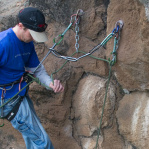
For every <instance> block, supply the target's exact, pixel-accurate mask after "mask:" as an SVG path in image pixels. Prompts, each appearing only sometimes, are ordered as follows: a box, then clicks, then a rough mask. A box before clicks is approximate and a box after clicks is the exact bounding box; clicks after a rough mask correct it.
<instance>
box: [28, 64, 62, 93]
mask: <svg viewBox="0 0 149 149" xmlns="http://www.w3.org/2000/svg"><path fill="white" fill-rule="evenodd" d="M35 69H36V68H29V67H26V70H27V71H31V72H34V70H35ZM34 74H35V76H36V77H37V78H38V79H39V80H40V82H41V83H43V84H45V85H46V86H49V87H50V88H52V89H53V91H54V92H55V93H58V92H63V91H64V87H63V86H62V84H61V83H60V81H59V80H54V84H53V82H52V79H51V77H50V76H49V75H48V73H47V72H46V70H45V68H44V66H43V65H40V67H39V68H38V69H37V70H36V71H35V73H34Z"/></svg>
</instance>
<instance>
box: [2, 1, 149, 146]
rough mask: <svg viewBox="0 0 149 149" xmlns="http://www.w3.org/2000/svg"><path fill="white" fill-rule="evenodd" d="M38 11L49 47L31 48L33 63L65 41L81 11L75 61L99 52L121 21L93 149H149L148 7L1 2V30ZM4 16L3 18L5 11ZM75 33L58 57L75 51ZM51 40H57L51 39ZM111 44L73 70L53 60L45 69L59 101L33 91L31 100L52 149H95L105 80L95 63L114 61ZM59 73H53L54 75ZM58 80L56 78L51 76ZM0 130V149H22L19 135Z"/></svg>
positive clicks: (139, 4) (123, 3)
mask: <svg viewBox="0 0 149 149" xmlns="http://www.w3.org/2000/svg"><path fill="white" fill-rule="evenodd" d="M27 6H33V7H37V8H39V9H40V10H42V11H43V13H44V14H45V16H46V22H47V23H48V28H47V34H48V37H49V41H48V42H46V43H45V44H38V43H35V46H36V52H37V54H38V56H39V59H40V60H42V58H43V57H44V56H45V55H46V53H47V52H48V48H50V47H52V45H53V44H54V43H53V38H55V37H57V36H58V35H59V34H61V33H63V32H64V30H65V29H66V28H67V27H68V25H69V23H70V17H71V15H72V14H74V13H76V12H77V10H78V9H82V10H83V11H84V14H83V16H82V17H81V20H80V23H79V42H78V43H79V53H76V54H75V55H73V56H74V57H79V56H81V55H82V52H89V51H90V50H91V49H93V47H95V46H96V45H98V44H99V43H100V42H101V41H102V40H103V39H104V38H105V37H106V36H107V35H108V34H109V33H111V32H112V30H113V29H114V27H115V23H116V22H117V21H118V20H119V19H121V20H123V22H124V27H123V29H122V32H121V37H120V41H119V46H118V51H117V60H116V64H115V65H114V66H113V67H112V74H111V80H110V84H109V89H108V94H107V100H106V103H105V109H104V114H103V119H102V123H101V131H100V133H99V139H98V148H100V149H147V148H148V134H149V133H148V125H149V120H148V117H149V114H148V108H149V104H148V87H149V85H148V82H149V77H148V69H149V64H148V58H149V55H148V46H149V43H148V42H149V40H148V35H149V33H148V25H149V23H148V21H149V13H148V8H149V2H148V1H146V0H125V1H123V0H110V1H109V0H98V1H97V0H94V1H92V0H86V1H81V0H74V1H72V0H69V1H68V0H55V1H51V0H42V1H41V0H27V1H26V0H15V1H13V2H12V1H10V0H6V1H2V0H0V8H1V10H0V22H1V23H0V30H1V31H3V30H5V29H7V28H9V27H13V26H14V25H15V24H16V20H15V16H16V14H17V12H18V11H19V10H20V9H21V8H24V7H27ZM8 10H9V11H8ZM75 35H76V32H75V27H73V26H72V27H71V28H70V29H69V30H68V31H67V33H66V34H65V36H64V38H63V40H62V42H61V43H60V44H59V45H58V46H56V48H55V49H56V50H57V51H58V52H59V53H60V54H62V55H67V56H70V55H72V54H73V53H74V52H75V51H76V49H75V43H76V39H75ZM56 39H57V38H56ZM113 43H114V38H112V39H111V40H109V41H108V43H107V45H106V46H104V47H103V48H100V49H99V50H97V51H96V52H94V53H93V56H95V57H96V58H93V57H89V56H88V57H84V58H82V59H80V60H78V61H77V62H67V63H66V64H65V65H64V67H63V68H62V69H60V70H59V68H61V66H62V65H63V64H64V63H65V60H63V59H59V58H57V57H55V56H53V55H52V54H50V55H49V56H48V58H47V59H46V60H45V61H44V66H45V67H46V69H47V72H48V73H49V74H52V73H54V74H53V77H54V78H56V79H60V80H61V81H62V83H63V85H64V86H65V91H64V93H61V94H54V93H53V92H51V91H48V90H46V89H45V88H44V87H41V86H39V85H38V84H36V83H33V84H32V85H31V86H30V92H29V94H30V97H31V99H32V100H33V102H34V106H35V109H36V111H37V115H38V116H39V118H40V119H41V123H42V125H43V126H44V128H45V129H46V131H47V133H48V134H49V136H50V138H51V140H52V142H53V145H54V147H55V149H64V148H65V149H93V148H95V146H96V142H97V136H98V131H99V124H100V120H101V116H102V108H103V104H104V97H105V92H106V85H107V80H108V73H109V65H108V63H106V62H104V61H101V60H98V59H97V58H103V59H107V60H108V58H110V59H112V56H111V52H112V50H113ZM57 70H59V71H58V72H57ZM56 72H57V73H56ZM4 122H5V126H4V127H3V128H1V129H0V134H1V135H0V148H1V149H10V148H15V149H25V144H24V141H23V139H22V136H21V135H20V133H19V132H17V131H16V130H14V129H13V128H12V126H11V124H10V123H9V122H7V121H4Z"/></svg>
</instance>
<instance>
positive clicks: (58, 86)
mask: <svg viewBox="0 0 149 149" xmlns="http://www.w3.org/2000/svg"><path fill="white" fill-rule="evenodd" d="M50 87H51V88H52V89H53V91H54V92H55V93H58V92H63V91H64V87H63V86H62V84H61V83H60V81H59V80H54V84H53V83H50Z"/></svg>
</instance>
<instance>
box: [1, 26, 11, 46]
mask: <svg viewBox="0 0 149 149" xmlns="http://www.w3.org/2000/svg"><path fill="white" fill-rule="evenodd" d="M11 34H12V29H11V28H9V29H7V30H5V31H2V32H0V44H1V45H5V44H8V43H9V42H10V39H11Z"/></svg>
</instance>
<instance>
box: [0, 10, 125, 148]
mask: <svg viewBox="0 0 149 149" xmlns="http://www.w3.org/2000/svg"><path fill="white" fill-rule="evenodd" d="M83 13H84V12H83V10H81V9H79V10H78V11H77V13H76V14H73V15H72V16H71V19H70V23H69V25H68V27H67V28H66V29H65V30H64V32H63V33H62V34H59V35H58V36H57V37H55V38H54V39H53V43H54V44H53V46H52V47H51V48H48V49H49V51H48V52H47V54H46V55H45V57H44V58H43V59H42V61H41V62H40V63H39V65H38V66H37V67H36V68H35V70H34V71H33V72H32V73H26V76H27V78H28V79H26V81H27V80H28V81H27V85H26V86H25V87H23V88H22V89H21V88H20V90H19V92H18V93H17V94H16V95H14V96H13V97H12V98H10V99H9V100H8V101H7V102H5V103H4V102H3V100H2V99H3V95H2V97H1V106H0V109H1V113H2V114H3V111H2V110H3V107H4V106H5V105H6V104H8V103H9V102H10V101H11V100H12V99H14V98H16V97H17V96H18V94H19V93H20V92H21V91H22V90H24V89H25V88H26V87H28V86H29V85H30V84H31V83H33V82H36V83H38V84H40V85H43V86H45V87H46V88H49V87H48V86H46V85H45V84H42V83H41V82H40V81H39V79H38V78H36V77H34V73H35V72H36V70H37V69H38V68H39V67H40V65H41V64H42V63H43V61H44V60H45V59H46V58H47V57H48V55H49V54H50V53H52V54H53V55H54V56H56V57H58V58H61V59H64V60H66V61H65V62H64V64H63V65H62V66H61V67H60V68H59V69H58V70H56V71H55V72H53V73H52V74H51V79H52V80H53V74H56V73H57V72H59V71H60V70H61V69H62V68H63V67H64V66H65V64H66V63H67V62H68V61H72V62H76V61H78V60H79V59H81V58H84V57H86V56H90V57H92V58H94V59H97V60H102V61H105V62H107V63H108V64H109V76H108V81H107V85H106V92H105V97H104V103H103V107H102V114H101V118H100V123H99V128H98V135H97V141H96V148H95V149H97V146H98V139H99V135H100V129H101V124H102V119H103V113H104V108H105V103H106V99H107V93H108V87H109V83H110V78H111V69H112V66H113V65H114V64H115V63H116V56H117V50H118V45H119V40H120V33H121V30H122V28H123V25H124V23H123V21H122V20H119V21H117V22H116V24H115V28H114V29H113V31H112V32H111V33H110V34H109V35H108V36H107V37H106V38H105V39H104V40H103V41H102V42H101V43H100V44H98V45H97V46H95V47H94V48H92V49H91V50H90V51H89V52H88V53H86V52H84V51H80V50H79V23H80V17H81V16H82V15H83ZM71 26H75V33H76V35H75V40H76V43H75V48H76V52H74V53H73V54H72V55H71V56H63V55H61V54H60V53H59V52H57V51H56V50H55V47H56V46H57V45H59V44H60V43H61V41H62V40H63V38H64V35H65V34H66V32H67V31H68V30H69V29H70V28H71ZM112 37H114V46H113V51H112V53H111V54H112V60H110V58H109V59H108V60H107V59H102V58H99V57H95V56H93V55H92V54H93V53H94V52H96V51H97V50H98V49H100V48H101V47H104V46H105V45H106V43H107V42H108V41H109V40H110V39H111V38H112ZM76 53H82V54H83V55H82V56H80V57H78V58H75V57H73V56H74V55H75V54H76ZM19 81H20V80H19ZM19 81H16V82H15V83H18V82H19ZM9 85H10V84H9ZM11 85H14V82H13V83H11ZM1 87H3V86H1V85H0V88H1ZM4 93H5V90H3V94H4ZM22 99H23V98H22ZM21 101H22V100H20V102H19V103H18V104H17V108H16V109H15V111H17V109H18V107H19V105H20V103H21ZM12 112H13V111H11V112H10V113H9V114H8V115H7V119H8V120H11V118H13V115H14V114H12ZM13 113H14V112H13ZM2 126H4V121H3V124H2V125H1V126H0V127H2Z"/></svg>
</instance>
